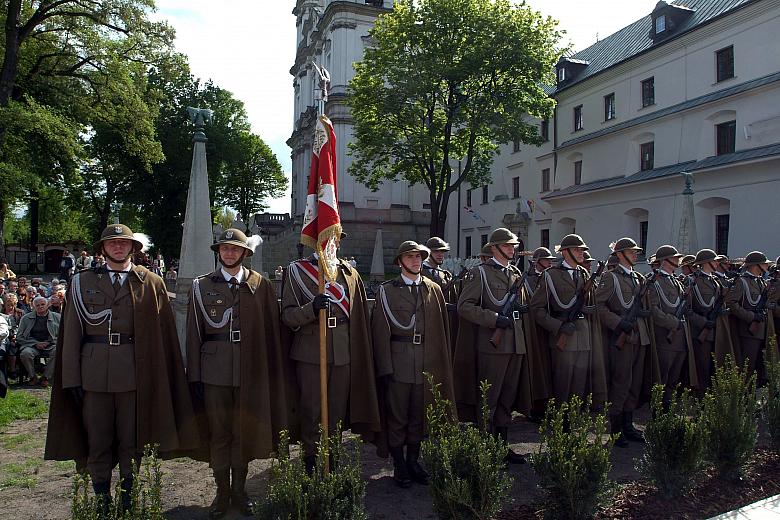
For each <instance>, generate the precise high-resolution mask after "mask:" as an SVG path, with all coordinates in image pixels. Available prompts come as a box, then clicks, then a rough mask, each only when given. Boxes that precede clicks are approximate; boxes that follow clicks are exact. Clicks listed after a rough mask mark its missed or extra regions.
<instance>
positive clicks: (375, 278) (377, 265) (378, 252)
mask: <svg viewBox="0 0 780 520" xmlns="http://www.w3.org/2000/svg"><path fill="white" fill-rule="evenodd" d="M369 279H370V280H371V281H372V282H384V281H385V255H384V247H383V244H382V228H377V230H376V238H375V239H374V254H373V256H372V257H371V275H370V277H369Z"/></svg>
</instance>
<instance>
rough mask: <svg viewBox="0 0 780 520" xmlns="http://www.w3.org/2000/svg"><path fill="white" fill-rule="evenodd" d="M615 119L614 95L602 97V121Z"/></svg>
mask: <svg viewBox="0 0 780 520" xmlns="http://www.w3.org/2000/svg"><path fill="white" fill-rule="evenodd" d="M610 119H615V93H614V92H613V93H612V94H607V95H606V96H604V121H609V120H610Z"/></svg>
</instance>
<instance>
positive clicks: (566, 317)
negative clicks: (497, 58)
mask: <svg viewBox="0 0 780 520" xmlns="http://www.w3.org/2000/svg"><path fill="white" fill-rule="evenodd" d="M337 238H338V237H337ZM340 238H341V239H342V240H343V239H344V238H345V235H344V234H342V236H341V237H340ZM337 242H338V240H337ZM518 244H519V240H518V237H517V236H516V235H515V234H514V233H512V232H511V231H510V230H508V229H505V228H498V229H495V230H494V231H493V232H492V233H491V234H490V236H489V240H488V243H487V244H486V246H485V247H484V249H483V250H482V255H481V258H480V260H481V263H479V265H476V266H474V267H471V268H470V269H463V270H461V272H460V273H458V274H457V275H455V274H453V273H451V272H449V271H447V270H446V269H444V268H443V267H442V265H443V263H444V260H445V256H446V255H447V254H448V252H449V245H448V244H447V243H446V242H445V241H444V240H442V239H441V238H438V237H432V238H430V239H429V240H428V241H427V242H426V243H425V244H418V243H416V242H414V241H405V242H403V243H402V244H400V245H399V247H398V250H397V254H396V256H395V257H394V259H393V263H394V264H395V265H397V266H398V269H399V271H400V274H399V276H398V277H397V278H394V279H392V280H389V281H387V282H385V283H383V284H381V285H380V286H379V288H378V290H377V292H376V299H375V300H374V302H373V304H371V302H370V301H369V300H368V299H367V297H366V291H365V287H364V285H363V281H362V279H361V277H360V275H359V273H358V272H357V270H356V269H355V267H354V266H352V265H351V263H350V262H349V261H347V260H338V261H336V262H335V264H327V263H326V264H323V265H326V268H327V269H328V271H327V272H328V279H329V282H328V283H327V284H326V286H325V290H324V292H321V291H320V289H319V283H318V279H319V275H320V269H321V268H322V267H321V261H320V258H319V257H318V255H317V254H316V253H312V254H311V255H310V256H308V257H305V258H301V259H298V260H295V261H293V262H291V263H290V264H289V265H288V266H287V267H286V268H282V269H278V268H277V270H276V272H275V275H277V276H278V277H279V278H281V280H282V282H281V284H280V286H281V289H280V294H277V292H276V290H275V289H274V285H273V284H272V283H271V282H270V281H269V280H268V279H267V278H265V277H264V276H262V275H260V274H259V273H257V272H255V271H253V270H251V269H248V268H246V267H245V266H244V261H245V260H246V258H247V257H249V256H251V255H252V254H253V249H252V248H251V247H250V246H249V245H248V244H247V239H246V236H245V235H244V234H243V233H242V232H241V231H239V230H237V229H227V230H225V231H224V232H223V233H222V235H221V236H220V237H219V239H218V240H216V242H215V243H214V244H213V245H212V250H213V252H215V253H216V254H217V255H218V258H219V263H220V265H219V267H217V268H216V269H215V270H214V271H213V272H211V273H206V274H204V275H203V276H200V277H198V278H196V279H195V280H194V281H193V284H192V290H191V293H190V298H189V303H188V305H189V307H188V312H187V324H186V332H185V334H186V336H185V337H184V338H182V339H183V343H184V345H185V352H186V356H183V355H182V352H181V351H180V349H179V341H178V339H177V333H176V327H175V324H174V323H173V321H174V320H173V313H172V310H171V307H170V304H169V301H168V297H167V294H166V291H165V288H164V287H165V286H164V284H163V282H162V280H161V278H160V276H158V275H157V274H156V269H155V268H156V267H161V264H160V265H158V266H155V265H154V264H151V267H150V268H147V267H144V264H143V262H144V258H143V257H140V256H139V255H138V252H139V251H140V248H141V244H140V243H139V242H137V241H136V240H135V239H134V238H133V236H132V232H131V231H130V230H129V229H128V228H127V227H126V226H122V225H114V226H109V227H108V228H106V230H104V232H103V234H102V235H101V238H100V240H99V241H98V242H97V243H96V244H95V250H96V251H99V252H101V253H103V255H104V258H105V262H106V263H105V265H102V266H96V267H91V268H89V269H84V270H82V271H80V272H78V273H77V274H75V275H74V276H73V278H72V280H71V282H70V284H69V288H68V297H67V299H66V301H67V303H64V302H62V303H60V305H64V306H65V307H64V309H65V312H64V314H63V317H62V319H61V321H62V326H61V327H59V328H57V327H55V324H57V323H58V321H59V314H58V313H55V312H53V311H52V310H51V303H50V302H47V301H45V300H44V299H43V297H42V296H38V297H36V296H35V294H34V293H35V291H37V290H38V289H34V290H33V294H32V298H30V297H29V296H28V287H27V286H26V284H25V286H24V287H23V290H22V292H20V288H19V287H18V285H17V287H15V290H14V291H13V292H14V294H15V295H16V294H20V295H22V296H23V297H24V298H25V299H26V301H28V302H30V303H31V304H32V307H31V308H30V310H29V311H26V313H25V312H24V311H22V310H21V309H20V308H19V307H18V304H15V302H18V301H20V298H19V296H13V297H10V298H9V301H10V303H9V302H6V301H5V300H4V304H5V305H4V313H6V314H5V315H6V316H8V318H7V319H8V320H10V319H13V320H14V321H15V322H17V323H19V325H18V326H17V344H19V345H20V346H21V345H24V347H23V348H27V349H29V348H33V349H35V351H33V353H37V352H36V351H38V352H40V351H43V350H47V349H48V350H47V351H49V352H52V353H56V362H55V363H50V364H47V367H46V368H47V370H48V372H46V373H45V374H44V377H45V378H46V381H51V382H53V384H52V387H53V390H52V401H51V413H50V420H49V435H48V437H47V446H46V458H48V459H55V460H75V461H76V462H77V465H78V466H79V467H82V468H84V469H86V471H88V472H89V473H90V476H91V478H92V482H93V486H94V491H95V493H96V494H97V496H98V497H99V498H100V500H99V501H98V503H99V504H101V505H100V507H102V508H105V507H107V504H108V499H109V498H110V489H111V486H110V481H111V470H112V467H113V466H114V464H115V462H116V460H117V459H116V458H114V456H113V455H112V454H113V453H115V454H116V457H118V463H119V468H120V475H121V477H122V486H121V487H122V490H123V496H122V500H123V501H124V500H126V499H128V500H129V496H128V495H127V493H126V491H128V490H129V489H131V488H132V460H133V459H134V458H135V459H136V460H138V459H137V457H138V455H139V453H140V451H141V450H142V449H143V446H145V445H147V444H155V443H156V444H158V445H159V451H160V454H161V456H163V457H166V456H174V455H175V456H180V455H181V454H182V453H190V454H191V455H192V456H193V457H202V458H204V459H205V460H208V462H209V464H210V466H211V468H212V471H213V474H214V480H215V483H216V496H215V498H214V501H213V502H212V505H211V507H210V517H211V518H220V517H222V516H224V515H225V514H226V513H227V511H228V509H229V508H230V507H233V508H235V509H237V510H238V511H239V512H241V513H242V514H244V515H249V514H251V511H252V501H251V500H250V498H249V497H248V495H247V493H246V489H245V484H246V477H247V471H248V463H249V462H250V461H251V460H253V459H257V458H267V457H269V456H270V455H271V453H272V451H273V450H274V448H275V446H274V442H275V440H276V439H277V438H278V434H279V432H280V431H281V430H282V429H288V430H290V431H292V432H295V435H296V437H297V438H299V440H300V441H301V443H302V458H303V463H304V467H305V468H306V470H307V471H309V472H311V471H313V469H314V461H315V453H316V445H317V442H318V440H319V431H320V420H321V399H320V398H321V396H320V385H319V383H320V366H319V365H320V351H319V348H320V346H319V345H320V342H319V334H320V332H319V331H320V322H322V321H324V322H325V328H326V330H327V334H326V363H327V367H326V374H327V407H328V424H327V425H326V426H327V431H328V432H329V435H331V436H338V435H340V434H341V432H340V431H339V427H338V426H337V425H339V424H341V427H342V429H348V430H351V431H352V432H353V433H357V434H360V435H362V436H364V438H365V439H367V440H368V441H370V442H373V443H374V444H376V446H377V449H378V452H379V453H380V455H384V456H389V457H391V458H392V461H393V479H394V481H395V482H396V484H397V485H398V486H399V487H402V488H408V487H409V486H411V485H412V484H414V483H418V484H423V485H424V484H427V482H428V478H429V477H428V474H427V472H426V471H425V468H424V467H423V466H422V464H421V462H420V459H419V457H420V445H421V442H422V440H423V439H424V437H425V435H426V419H425V409H426V406H427V405H428V404H429V403H430V402H431V398H432V394H431V392H430V388H429V387H428V385H427V382H426V379H425V375H426V374H430V375H431V376H432V377H433V380H434V382H435V383H437V384H439V385H440V386H439V389H440V392H441V394H442V395H443V396H444V397H445V398H446V399H448V400H450V401H451V402H453V403H454V404H455V405H456V406H455V409H454V410H453V413H457V419H458V420H460V421H475V420H477V417H478V416H479V411H480V402H481V401H480V396H479V389H480V382H482V381H487V382H488V383H489V390H488V393H487V396H486V397H487V406H488V424H487V427H488V429H489V431H490V432H491V433H492V434H493V435H495V436H496V437H497V438H499V439H501V440H502V441H503V442H505V443H506V445H507V452H506V458H505V460H506V462H508V463H510V464H522V463H524V462H525V457H524V456H523V454H521V453H517V452H515V451H514V450H513V449H511V447H510V443H509V438H508V437H509V435H508V431H509V427H510V426H511V424H512V422H513V421H514V420H517V417H518V414H521V415H525V416H526V417H527V418H528V419H529V420H533V421H538V420H540V418H541V417H542V416H543V414H544V413H545V410H546V408H547V407H548V406H549V405H550V403H551V402H553V403H560V402H565V401H568V400H570V399H571V398H572V397H573V396H578V397H581V398H583V400H585V402H590V403H591V405H592V406H593V408H594V410H605V411H606V412H607V413H608V415H609V424H610V431H611V434H612V435H613V436H614V437H615V443H616V444H615V445H616V446H618V447H624V446H626V445H627V444H628V443H629V442H636V443H643V442H644V437H643V433H642V431H640V430H639V429H638V428H636V426H635V424H634V412H635V411H636V410H637V408H638V407H640V406H641V405H642V404H643V403H644V402H646V400H647V397H648V394H649V389H650V388H651V386H652V385H655V384H660V385H663V387H664V390H665V395H666V400H667V401H668V400H669V398H670V397H671V395H672V392H674V391H675V389H676V388H678V385H680V384H681V385H683V386H687V387H690V388H692V389H693V390H694V391H695V392H699V393H702V392H704V391H705V390H706V389H707V387H708V386H709V383H710V378H711V376H712V374H713V368H714V366H717V365H718V364H720V363H723V362H724V361H725V359H726V358H727V357H729V356H731V357H732V358H733V359H735V361H736V362H737V363H738V364H740V365H742V364H744V366H746V367H747V370H748V371H750V372H758V375H759V380H760V379H761V377H762V373H761V370H762V367H763V362H762V361H763V358H764V356H765V355H767V352H768V351H767V349H769V348H774V349H776V348H777V347H776V344H775V345H774V346H772V345H771V344H770V343H769V341H768V340H769V339H770V338H772V337H773V336H774V334H775V320H777V319H779V318H780V309H778V306H777V303H778V300H779V299H780V291H778V290H777V289H778V287H777V285H778V283H780V280H779V278H778V274H777V273H778V271H777V267H776V265H777V262H771V261H770V260H769V259H768V258H767V257H766V255H764V254H763V253H761V252H758V251H753V252H751V253H749V254H747V255H746V256H745V257H744V258H743V259H739V260H729V259H728V258H726V257H723V256H721V255H717V254H716V253H715V252H714V251H712V250H710V249H702V250H700V251H698V252H697V253H696V254H689V255H685V254H682V253H680V252H678V251H677V250H676V249H675V248H674V247H673V246H671V245H663V246H661V247H659V248H658V249H657V250H656V251H655V252H654V253H653V254H651V255H649V256H647V259H646V261H645V260H642V263H643V264H645V265H646V269H643V270H645V271H649V274H647V275H645V274H642V273H640V272H639V270H638V267H639V266H640V255H643V254H644V251H642V248H641V247H639V246H638V245H637V243H636V242H635V241H634V240H633V239H631V238H629V237H624V238H621V239H619V240H616V241H615V242H614V243H612V244H611V245H610V249H611V252H610V255H609V258H608V260H607V261H606V262H596V261H595V260H594V258H592V257H591V255H590V254H589V248H588V245H587V243H586V242H585V240H584V239H583V238H582V237H580V236H579V235H576V234H571V235H567V236H565V237H563V239H562V240H561V242H560V244H558V245H557V246H556V247H555V254H554V253H553V252H552V251H550V250H549V249H547V248H544V247H540V248H538V249H536V250H535V251H533V252H532V253H530V254H528V253H529V252H518V251H517V250H516V248H517V246H518ZM204 254H209V253H208V252H204ZM521 254H522V255H527V256H529V257H530V258H528V260H529V264H530V265H529V267H528V269H526V270H525V271H521V270H520V269H519V268H518V267H516V265H517V264H520V265H522V263H520V262H518V256H519V255H521ZM778 260H780V259H778ZM84 262H86V260H85V261H84ZM594 264H596V265H594ZM3 267H4V266H2V265H0V271H2V269H3ZM25 282H26V281H25ZM17 283H18V282H17ZM39 285H40V284H39ZM131 294H132V295H134V296H133V297H132V298H131V297H130V296H131ZM61 308H62V307H61ZM46 312H48V314H46ZM54 315H56V316H57V318H54V317H53V316H54ZM9 323H10V321H9ZM23 330H24V331H25V333H27V334H28V336H29V338H30V339H28V340H27V342H25V343H22V342H20V341H19V339H18V337H19V336H21V334H22V331H23ZM58 333H59V337H58V336H57V334H58ZM283 341H284V342H285V344H284V345H283ZM55 344H56V345H57V347H56V348H54V345H55ZM770 353H771V354H772V355H773V356H776V355H777V352H774V351H773V352H770ZM50 357H52V356H50ZM22 361H23V363H25V367H26V366H27V364H26V363H27V362H28V361H29V360H28V359H25V358H24V356H22ZM332 462H333V461H331V462H329V463H332ZM103 511H105V509H103Z"/></svg>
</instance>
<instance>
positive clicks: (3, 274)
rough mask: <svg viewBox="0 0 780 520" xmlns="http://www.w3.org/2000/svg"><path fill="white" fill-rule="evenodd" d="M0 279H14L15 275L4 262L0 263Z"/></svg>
mask: <svg viewBox="0 0 780 520" xmlns="http://www.w3.org/2000/svg"><path fill="white" fill-rule="evenodd" d="M0 279H2V280H15V279H16V275H15V274H14V272H13V271H11V269H10V268H9V267H8V264H6V263H5V262H2V263H0Z"/></svg>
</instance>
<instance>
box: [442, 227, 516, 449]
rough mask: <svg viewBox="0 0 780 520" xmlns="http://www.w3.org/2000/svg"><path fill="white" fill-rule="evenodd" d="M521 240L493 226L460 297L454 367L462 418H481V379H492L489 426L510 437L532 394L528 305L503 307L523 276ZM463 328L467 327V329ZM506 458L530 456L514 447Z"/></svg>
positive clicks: (489, 396) (490, 382) (498, 434)
mask: <svg viewBox="0 0 780 520" xmlns="http://www.w3.org/2000/svg"><path fill="white" fill-rule="evenodd" d="M519 243H520V242H519V241H518V239H517V236H516V235H515V234H514V233H512V232H511V231H509V230H508V229H506V228H498V229H496V230H494V231H493V232H492V233H491V234H490V238H489V241H488V245H489V246H490V250H491V257H490V259H489V260H488V261H487V262H485V263H484V264H482V265H481V266H479V267H477V268H475V269H474V271H473V272H472V276H471V278H470V279H469V280H468V281H467V282H466V283H465V284H464V286H463V292H462V293H461V295H460V297H459V299H458V314H459V315H460V317H461V318H462V319H463V321H462V322H461V324H460V328H461V331H462V332H460V333H459V336H458V346H457V351H456V353H455V370H454V372H455V376H456V378H457V380H458V385H456V392H457V393H456V401H457V403H458V406H459V414H460V413H461V412H460V410H463V411H464V413H465V415H464V416H463V417H461V419H462V420H468V419H475V418H476V413H477V407H478V404H479V399H478V395H479V382H480V381H483V380H487V382H488V383H489V384H490V389H489V391H488V395H487V401H488V403H487V404H488V407H489V409H490V428H491V429H492V431H493V432H494V434H495V435H497V436H498V437H500V438H501V439H503V440H504V441H505V442H506V441H507V437H508V432H509V425H510V424H511V422H512V411H513V410H519V411H522V412H527V411H528V409H529V408H530V399H531V398H530V381H529V376H528V365H527V360H526V356H525V354H526V343H525V334H524V330H523V320H522V319H521V312H522V311H523V309H521V308H515V309H513V310H512V311H510V312H508V313H507V314H502V313H501V311H502V308H503V307H504V305H505V304H506V302H507V301H508V300H509V298H510V297H511V294H510V291H511V289H512V287H513V285H514V284H515V282H519V281H520V276H521V274H520V271H519V270H518V269H517V268H516V267H515V266H513V265H511V263H510V262H511V260H512V258H513V256H514V250H515V246H516V245H517V244H519ZM515 290H519V287H515ZM526 311H527V309H526ZM466 322H468V323H466ZM463 329H466V331H465V332H463ZM496 329H502V330H503V336H502V338H501V340H500V342H499V343H498V344H495V345H494V344H493V343H492V342H491V336H493V333H494V331H495V330H496ZM475 368H476V370H475ZM475 376H476V377H475ZM506 460H507V461H508V462H510V463H512V464H522V463H524V462H525V458H524V457H523V456H522V455H519V454H517V453H515V452H514V451H512V450H511V449H509V451H508V454H507V458H506Z"/></svg>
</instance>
